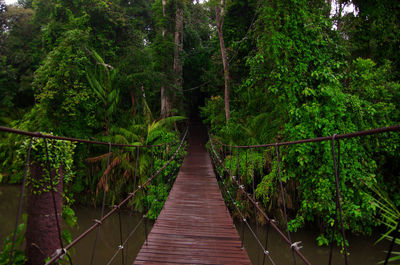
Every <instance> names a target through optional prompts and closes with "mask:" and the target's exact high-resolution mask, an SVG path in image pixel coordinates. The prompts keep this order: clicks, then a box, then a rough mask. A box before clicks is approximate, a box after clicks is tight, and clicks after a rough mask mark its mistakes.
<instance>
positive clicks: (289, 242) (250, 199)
mask: <svg viewBox="0 0 400 265" xmlns="http://www.w3.org/2000/svg"><path fill="white" fill-rule="evenodd" d="M209 138H210V147H211V149H212V151H213V153H214V155H215V156H216V159H217V161H218V163H219V164H220V165H221V166H222V167H223V168H224V170H225V171H226V172H227V173H228V175H229V176H230V178H231V180H232V181H233V182H234V183H236V185H237V186H238V187H239V190H240V191H241V192H242V194H244V195H245V196H246V197H247V199H248V200H249V201H250V202H251V203H252V204H253V205H255V206H256V207H257V210H258V211H259V212H260V213H261V214H262V215H263V217H264V218H265V219H266V220H267V222H268V223H269V224H270V225H271V226H272V227H273V228H274V230H275V231H276V232H277V233H278V234H279V235H280V236H281V237H282V238H283V240H284V241H285V242H286V243H287V244H288V245H289V246H290V248H292V249H293V250H294V251H295V252H296V254H297V255H298V256H299V257H300V258H301V259H302V260H303V261H304V262H305V263H306V264H311V263H310V262H309V261H308V260H307V259H306V257H304V255H303V254H302V253H301V252H300V251H299V249H298V248H295V247H293V246H292V243H291V241H290V240H289V239H288V238H287V237H286V235H285V234H284V233H283V232H282V231H281V230H280V229H279V228H278V227H277V225H276V224H275V223H274V222H273V221H272V219H271V218H269V217H268V215H267V214H266V213H265V212H264V211H263V210H262V209H261V207H260V206H259V205H258V203H257V202H256V201H255V200H254V199H253V198H252V197H251V195H250V194H248V193H247V192H246V191H244V189H243V187H242V186H241V185H240V184H239V182H238V181H237V180H236V179H235V178H234V176H232V174H231V173H230V172H229V171H228V169H227V168H226V167H225V166H224V163H223V162H222V161H221V159H220V158H219V156H218V154H217V153H216V151H215V149H214V145H213V141H212V138H211V137H209Z"/></svg>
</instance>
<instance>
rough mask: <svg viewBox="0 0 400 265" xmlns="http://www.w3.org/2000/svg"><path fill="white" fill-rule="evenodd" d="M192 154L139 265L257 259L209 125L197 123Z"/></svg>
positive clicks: (227, 262) (174, 187)
mask: <svg viewBox="0 0 400 265" xmlns="http://www.w3.org/2000/svg"><path fill="white" fill-rule="evenodd" d="M190 135H191V136H190V139H189V147H188V155H187V156H186V157H185V159H184V161H183V165H182V167H181V169H180V171H179V174H178V177H177V179H176V181H175V184H174V186H173V188H172V190H171V192H170V195H169V197H168V199H167V201H166V203H165V205H164V208H163V210H162V211H161V213H160V216H159V217H158V219H157V221H156V222H155V224H154V226H153V229H152V230H151V232H150V234H149V237H148V244H147V245H146V244H144V245H143V247H142V249H141V250H140V252H139V254H138V256H137V257H136V260H135V262H134V264H251V262H250V260H249V258H248V256H247V253H246V251H245V250H244V249H241V248H240V246H241V242H240V238H239V235H238V233H237V231H236V228H235V226H234V224H233V222H232V219H231V217H230V214H229V212H228V209H227V208H226V206H225V203H224V201H223V199H222V196H221V192H220V190H219V187H218V183H217V180H216V178H215V175H214V172H213V168H212V165H211V159H210V156H209V154H208V153H207V151H206V149H205V142H206V134H205V129H204V128H203V127H200V126H198V127H192V129H191V134H190Z"/></svg>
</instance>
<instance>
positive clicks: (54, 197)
mask: <svg viewBox="0 0 400 265" xmlns="http://www.w3.org/2000/svg"><path fill="white" fill-rule="evenodd" d="M43 141H44V146H45V149H46V161H47V170H48V173H49V181H50V189H51V198H52V200H53V208H54V216H55V219H56V226H57V233H58V240H59V242H60V247H61V251H60V253H61V254H62V255H67V257H68V260H69V263H70V264H71V265H72V259H71V257H70V256H69V254H68V253H67V251H66V250H65V248H64V243H63V240H62V234H61V233H62V232H61V225H60V220H59V218H58V210H57V203H56V196H55V194H54V192H55V187H54V181H55V180H54V177H53V176H52V174H51V163H50V157H49V149H48V146H47V139H46V138H44V139H43ZM58 170H60V169H58ZM54 175H55V176H57V169H55V173H54ZM60 177H61V176H60ZM58 181H62V180H60V179H59V180H58ZM59 192H62V190H61V191H59Z"/></svg>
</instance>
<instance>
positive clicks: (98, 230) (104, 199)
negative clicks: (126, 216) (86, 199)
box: [90, 143, 111, 265]
mask: <svg viewBox="0 0 400 265" xmlns="http://www.w3.org/2000/svg"><path fill="white" fill-rule="evenodd" d="M110 158H111V143H108V156H107V167H106V169H105V170H108V167H109V166H110ZM105 173H106V175H105V180H106V184H105V185H104V189H103V201H102V203H101V214H100V220H99V226H98V227H97V231H96V238H95V240H94V244H93V248H92V256H91V257H90V265H92V264H93V262H94V256H95V254H96V246H97V241H98V240H99V234H100V227H101V219H103V216H104V207H105V204H106V194H107V185H108V179H107V178H108V171H106V172H105Z"/></svg>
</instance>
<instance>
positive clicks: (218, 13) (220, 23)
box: [215, 0, 231, 121]
mask: <svg viewBox="0 0 400 265" xmlns="http://www.w3.org/2000/svg"><path fill="white" fill-rule="evenodd" d="M224 16H225V0H221V5H220V6H219V5H218V4H216V5H215V20H216V23H217V31H218V38H219V45H220V49H221V58H222V64H223V66H224V78H225V90H224V102H225V118H226V121H229V119H230V117H231V114H230V109H229V91H230V75H229V62H228V57H227V55H226V49H225V43H224V30H223V29H224Z"/></svg>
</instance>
